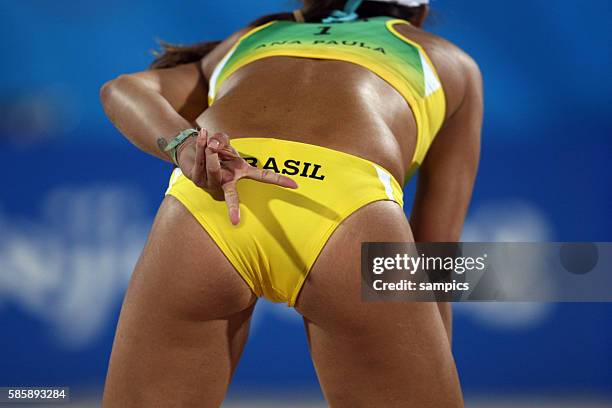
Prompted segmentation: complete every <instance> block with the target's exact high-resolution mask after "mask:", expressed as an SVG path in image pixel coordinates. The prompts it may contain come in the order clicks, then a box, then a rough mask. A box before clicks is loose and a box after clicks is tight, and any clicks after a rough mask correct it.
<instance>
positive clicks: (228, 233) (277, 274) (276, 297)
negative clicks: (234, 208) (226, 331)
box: [166, 138, 403, 306]
mask: <svg viewBox="0 0 612 408" xmlns="http://www.w3.org/2000/svg"><path fill="white" fill-rule="evenodd" d="M231 144H232V146H234V148H235V149H236V150H238V152H239V153H240V155H241V156H242V157H244V158H245V160H247V161H248V162H249V163H250V164H251V165H256V166H257V167H261V168H267V169H270V170H273V171H275V172H277V173H281V174H284V175H286V176H288V177H291V178H293V179H294V180H295V181H296V182H297V183H298V186H299V187H298V188H297V189H296V190H291V189H285V188H282V187H278V186H275V185H271V184H263V183H261V182H257V181H254V180H249V179H242V180H240V181H239V182H238V194H239V197H240V217H241V218H240V224H238V225H237V226H234V225H232V224H231V222H230V220H229V216H228V211H227V207H226V205H225V202H224V201H221V200H219V199H215V198H213V197H212V196H211V195H210V194H209V193H207V192H206V191H204V190H202V189H201V188H199V187H197V186H196V185H195V184H193V183H192V182H191V181H190V180H189V179H188V178H186V177H185V176H184V175H183V174H182V172H181V170H180V169H175V170H174V172H173V173H172V176H171V178H170V185H169V187H168V191H167V192H166V194H169V195H171V196H173V197H176V198H177V199H178V200H179V201H180V202H181V203H182V204H183V205H184V206H185V207H187V209H188V210H189V212H191V214H193V216H194V217H195V218H196V219H197V220H198V222H199V223H200V224H202V227H204V229H205V230H206V231H207V232H208V234H209V235H210V236H211V237H212V239H213V240H214V241H215V243H216V244H217V245H218V246H219V248H220V249H221V251H222V252H223V253H224V254H225V256H226V257H227V259H228V260H229V261H230V262H231V263H232V265H233V266H234V268H236V271H238V273H239V274H240V275H241V276H242V278H243V279H244V280H245V281H246V283H247V284H248V285H249V286H250V287H251V289H252V290H253V292H254V293H255V294H256V295H257V296H264V297H266V298H267V299H269V300H271V301H273V302H287V303H288V304H289V306H293V305H294V304H295V301H296V299H297V296H298V294H299V292H300V289H301V288H302V285H303V284H304V281H305V279H306V277H307V276H308V272H309V271H310V268H311V267H312V265H313V264H314V262H315V260H316V259H317V257H318V256H319V254H320V253H321V251H322V250H323V247H324V246H325V243H326V242H327V240H328V239H329V237H330V236H331V235H332V233H333V232H334V230H335V229H336V228H337V227H338V225H340V223H341V222H342V221H343V220H345V219H346V218H347V217H348V216H349V215H351V214H352V213H353V212H355V211H356V210H358V209H359V208H361V207H363V206H365V205H367V204H369V203H372V202H374V201H380V200H391V201H395V202H396V203H398V204H399V205H400V206H402V205H403V192H402V189H401V187H400V185H399V184H398V182H397V181H396V180H395V179H394V178H393V176H392V175H391V174H390V173H389V172H388V171H387V170H385V169H383V168H382V167H380V166H378V165H377V164H374V163H372V162H370V161H368V160H365V159H362V158H359V157H356V156H353V155H350V154H347V153H342V152H339V151H336V150H332V149H328V148H325V147H320V146H314V145H310V144H305V143H298V142H291V141H286V140H279V139H271V138H242V139H232V140H231Z"/></svg>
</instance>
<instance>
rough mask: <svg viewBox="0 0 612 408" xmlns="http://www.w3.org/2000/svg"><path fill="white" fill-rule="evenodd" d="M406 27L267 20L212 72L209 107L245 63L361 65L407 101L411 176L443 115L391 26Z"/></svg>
mask: <svg viewBox="0 0 612 408" xmlns="http://www.w3.org/2000/svg"><path fill="white" fill-rule="evenodd" d="M397 24H410V23H408V22H407V21H405V20H399V19H393V18H389V17H375V18H369V19H361V20H357V21H354V22H347V23H340V24H338V23H335V24H324V23H296V22H292V21H272V22H270V23H268V24H265V25H262V26H259V27H256V28H254V29H252V30H251V31H249V32H248V33H246V34H245V35H243V36H242V37H241V38H240V39H239V40H238V41H237V42H236V44H235V45H234V47H233V48H232V49H231V50H230V51H229V52H228V53H227V54H226V55H225V57H224V58H223V59H222V60H221V62H220V63H219V65H217V67H216V68H215V70H214V72H213V75H212V76H211V79H210V86H209V89H210V90H209V100H208V102H209V105H212V104H213V102H214V100H215V97H216V95H217V92H218V91H219V88H220V87H221V85H222V84H223V82H224V81H225V80H227V79H228V78H229V77H230V76H231V75H232V74H233V73H234V72H236V71H237V70H239V69H240V68H242V67H244V66H245V65H247V64H249V63H251V62H254V61H257V60H260V59H263V58H267V57H274V56H286V57H303V58H313V59H326V60H339V61H346V62H351V63H354V64H357V65H360V66H362V67H364V68H366V69H368V70H370V71H371V72H373V73H374V74H376V75H378V76H380V77H381V78H382V79H384V80H385V81H387V82H388V83H389V84H390V85H391V86H392V87H394V88H395V89H396V90H397V91H398V92H399V93H400V94H401V95H402V96H403V97H404V98H405V99H406V101H407V102H408V104H409V105H410V107H411V109H412V112H413V114H414V117H415V120H416V124H417V129H418V131H417V143H416V149H415V152H414V157H413V160H412V163H411V167H410V170H411V173H412V171H413V170H415V169H416V168H417V167H418V166H419V165H420V164H421V163H422V162H423V159H424V158H425V154H426V153H427V150H428V149H429V146H430V145H431V143H432V142H433V139H434V137H435V135H436V133H437V132H438V131H439V130H440V127H441V126H442V123H443V121H444V115H445V97H444V91H443V89H442V84H441V82H440V79H439V77H438V75H437V73H436V71H435V68H434V66H433V64H432V63H431V60H430V59H429V57H428V56H427V54H426V53H425V51H424V49H423V47H421V46H420V45H419V44H417V43H415V42H413V41H410V40H409V39H406V38H404V37H402V36H401V35H400V34H399V33H398V32H397V30H396V29H395V26H396V25H397Z"/></svg>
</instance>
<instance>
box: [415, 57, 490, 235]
mask: <svg viewBox="0 0 612 408" xmlns="http://www.w3.org/2000/svg"><path fill="white" fill-rule="evenodd" d="M461 60H462V61H461V64H459V65H460V66H461V68H462V69H461V70H455V71H454V73H455V74H458V75H459V78H458V80H459V83H461V84H462V85H465V87H464V89H463V92H462V94H463V96H462V98H461V99H460V102H459V104H458V107H457V108H456V109H455V110H454V112H453V114H452V115H451V116H450V117H449V118H448V119H447V121H446V123H445V124H444V127H443V128H442V130H441V131H440V132H439V134H438V135H437V136H436V139H435V141H434V142H433V144H432V146H431V148H430V150H429V152H428V153H427V157H426V159H425V161H424V162H423V165H422V166H421V168H420V170H419V177H418V181H417V191H416V196H415V200H414V204H413V208H412V213H411V216H410V225H411V227H412V232H413V234H414V239H415V241H416V242H458V241H459V239H460V237H461V230H462V228H463V223H464V221H465V216H466V212H467V209H468V206H469V203H470V200H471V197H472V189H473V186H474V181H475V179H476V172H477V170H478V161H479V157H480V132H481V127H482V116H483V91H482V78H481V75H480V70H479V69H478V66H477V65H476V63H475V62H474V61H473V60H472V59H471V58H469V57H468V56H467V55H462V56H461Z"/></svg>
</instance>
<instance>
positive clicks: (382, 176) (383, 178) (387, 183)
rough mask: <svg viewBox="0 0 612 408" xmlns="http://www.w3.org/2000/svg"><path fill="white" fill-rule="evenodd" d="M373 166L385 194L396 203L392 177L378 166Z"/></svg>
mask: <svg viewBox="0 0 612 408" xmlns="http://www.w3.org/2000/svg"><path fill="white" fill-rule="evenodd" d="M372 165H373V166H374V168H375V169H376V173H378V179H379V180H380V182H381V183H382V185H383V186H384V187H385V193H387V197H389V200H393V201H395V197H393V186H392V185H391V175H390V174H389V173H387V172H386V171H385V170H383V169H382V168H381V167H379V166H377V165H376V164H372Z"/></svg>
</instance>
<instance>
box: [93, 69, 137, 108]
mask: <svg viewBox="0 0 612 408" xmlns="http://www.w3.org/2000/svg"><path fill="white" fill-rule="evenodd" d="M130 82H132V78H130V76H129V75H127V74H124V75H120V76H118V77H117V78H115V79H111V80H110V81H107V82H106V83H104V85H102V87H101V88H100V102H101V103H102V106H103V107H104V109H105V110H107V108H108V107H109V106H110V105H111V104H112V103H113V100H114V99H116V97H117V95H119V94H121V92H122V90H123V89H125V87H126V86H128V84H129V83H130Z"/></svg>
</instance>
